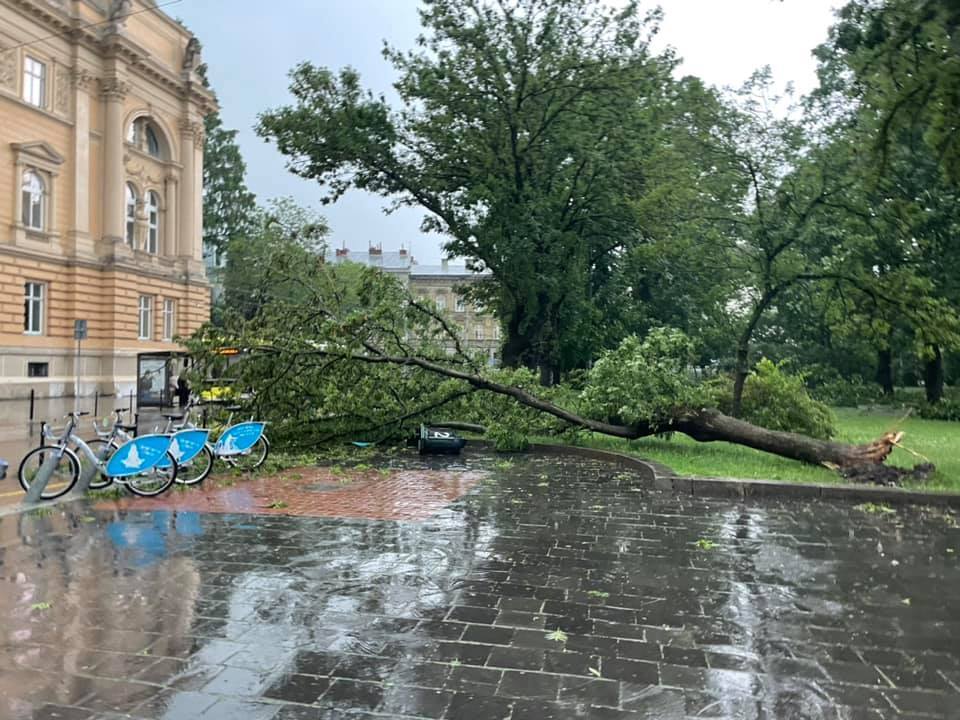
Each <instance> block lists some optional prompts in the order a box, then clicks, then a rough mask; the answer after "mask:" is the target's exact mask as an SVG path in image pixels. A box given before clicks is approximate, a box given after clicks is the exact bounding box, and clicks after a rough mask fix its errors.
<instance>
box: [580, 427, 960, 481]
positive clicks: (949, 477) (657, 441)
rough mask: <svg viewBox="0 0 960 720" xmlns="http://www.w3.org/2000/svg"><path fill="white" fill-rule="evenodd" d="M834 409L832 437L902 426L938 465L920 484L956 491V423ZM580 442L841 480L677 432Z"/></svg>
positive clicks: (671, 459)
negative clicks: (902, 419) (835, 428)
mask: <svg viewBox="0 0 960 720" xmlns="http://www.w3.org/2000/svg"><path fill="white" fill-rule="evenodd" d="M835 412H836V414H837V428H838V430H839V433H838V435H837V437H836V440H839V441H843V442H854V443H857V442H866V441H869V440H874V439H876V438H878V437H880V435H882V434H883V433H884V432H886V431H888V430H892V429H896V430H903V431H904V432H905V433H906V434H905V435H904V438H903V441H902V444H903V445H904V446H905V447H908V448H910V449H911V450H913V451H915V452H918V453H920V454H921V455H923V456H925V457H927V458H929V459H930V461H931V462H933V463H934V464H935V465H936V466H937V473H936V475H935V476H934V477H933V478H932V479H931V480H929V481H928V482H926V483H924V484H923V486H922V487H923V488H924V489H928V490H951V491H955V492H960V423H956V422H943V421H940V420H921V419H918V418H912V417H911V418H908V419H907V420H904V421H902V422H901V421H900V420H901V418H902V417H903V415H902V413H900V412H898V413H896V414H894V413H890V414H884V413H881V412H878V411H875V410H870V411H866V410H854V409H851V408H840V409H836V410H835ZM583 444H586V445H589V446H591V447H597V448H606V449H610V450H619V451H621V452H628V453H631V454H634V455H638V456H640V457H644V458H649V459H650V460H656V461H658V462H661V463H663V464H664V465H667V466H668V467H670V468H672V469H673V470H675V471H676V472H677V473H679V474H680V475H700V476H704V477H735V478H755V479H761V480H789V481H793V482H818V483H831V482H833V483H835V482H842V478H840V477H839V476H838V475H837V473H835V472H833V471H831V470H828V469H826V468H821V467H815V466H812V465H804V464H801V463H798V462H795V461H793V460H787V459H785V458H779V457H776V456H774V455H769V454H767V453H762V452H759V451H757V450H752V449H750V448H746V447H741V446H739V445H731V444H729V443H722V442H717V443H699V442H696V441H694V440H691V439H690V438H688V437H686V436H685V435H680V434H679V433H678V434H675V435H674V436H673V437H671V438H670V439H669V440H667V439H661V438H644V439H642V440H618V439H616V438H608V437H604V436H599V435H598V436H593V437H591V438H590V439H589V440H587V441H586V442H584V443H583ZM887 462H888V463H891V464H893V465H898V466H903V467H910V466H912V465H914V464H916V463H918V462H922V460H920V459H918V458H916V457H914V456H913V455H911V454H910V453H908V452H906V451H905V450H901V449H896V450H894V452H893V456H892V457H891V459H890V460H888V461H887ZM918 487H919V486H918Z"/></svg>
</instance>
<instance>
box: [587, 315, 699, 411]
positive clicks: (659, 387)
mask: <svg viewBox="0 0 960 720" xmlns="http://www.w3.org/2000/svg"><path fill="white" fill-rule="evenodd" d="M692 357H693V344H692V343H691V341H690V339H689V338H688V337H687V336H686V335H684V334H683V333H682V332H680V331H679V330H674V329H673V328H656V329H654V330H651V331H650V333H649V334H648V335H647V336H646V337H645V338H643V340H641V339H640V338H638V337H636V336H635V335H631V336H629V337H627V338H624V340H623V341H622V342H621V343H620V345H619V346H618V347H617V348H616V349H614V350H608V351H607V352H605V353H603V355H601V356H600V359H599V360H597V362H596V364H595V365H594V366H593V368H592V369H591V370H590V374H589V376H588V379H587V383H586V386H585V387H584V390H583V393H582V395H581V399H582V402H583V407H584V410H585V412H586V413H587V414H588V415H590V416H591V417H596V418H603V419H604V420H608V421H610V422H615V423H626V424H631V423H645V424H649V425H653V426H655V427H656V426H662V425H666V424H668V423H669V421H670V420H671V419H672V418H674V417H675V415H676V412H677V410H678V409H681V408H685V407H691V406H692V405H694V404H696V403H697V401H698V399H699V398H698V394H697V389H696V387H695V386H694V385H692V384H691V382H690V374H689V370H688V369H689V366H690V362H691V359H692Z"/></svg>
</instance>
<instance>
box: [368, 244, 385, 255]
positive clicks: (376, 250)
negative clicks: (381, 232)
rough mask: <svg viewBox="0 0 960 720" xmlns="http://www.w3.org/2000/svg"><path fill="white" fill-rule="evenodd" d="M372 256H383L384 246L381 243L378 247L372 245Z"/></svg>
mask: <svg viewBox="0 0 960 720" xmlns="http://www.w3.org/2000/svg"><path fill="white" fill-rule="evenodd" d="M370 254H371V255H383V246H382V245H380V244H379V243H378V244H376V245H370Z"/></svg>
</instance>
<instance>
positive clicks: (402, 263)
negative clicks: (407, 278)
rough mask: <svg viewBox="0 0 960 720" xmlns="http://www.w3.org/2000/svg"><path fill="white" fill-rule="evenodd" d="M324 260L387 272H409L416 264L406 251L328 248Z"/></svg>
mask: <svg viewBox="0 0 960 720" xmlns="http://www.w3.org/2000/svg"><path fill="white" fill-rule="evenodd" d="M324 258H325V259H326V261H327V262H332V263H344V262H355V263H359V264H360V265H368V266H370V267H382V268H384V269H385V270H408V269H409V268H410V266H411V265H413V264H414V262H415V261H414V259H413V256H412V255H410V253H409V252H407V251H405V250H404V251H387V252H370V251H369V250H363V251H361V250H345V249H344V250H340V249H336V248H327V251H326V253H325V254H324Z"/></svg>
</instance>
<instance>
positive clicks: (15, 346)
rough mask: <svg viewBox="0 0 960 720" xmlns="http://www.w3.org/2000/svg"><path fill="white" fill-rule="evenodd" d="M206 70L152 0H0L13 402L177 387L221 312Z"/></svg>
mask: <svg viewBox="0 0 960 720" xmlns="http://www.w3.org/2000/svg"><path fill="white" fill-rule="evenodd" d="M199 63H200V47H199V43H198V42H197V40H196V38H194V37H193V36H191V34H190V33H189V32H188V31H187V30H186V29H185V28H184V27H183V26H182V25H180V24H179V23H177V22H175V21H174V20H173V19H171V18H170V17H168V16H167V15H165V14H164V13H163V12H162V11H161V10H159V9H158V8H157V5H156V3H155V2H154V1H153V0H0V397H22V396H24V395H26V394H27V393H28V392H29V390H30V389H31V388H33V389H35V390H36V391H37V392H38V394H39V395H41V396H43V395H48V396H59V395H71V394H74V393H77V394H81V395H90V394H92V393H93V392H94V390H95V389H99V391H100V392H106V393H126V392H127V391H128V390H131V389H133V388H139V389H142V390H146V389H149V390H150V391H151V392H155V391H165V389H166V384H167V382H168V381H169V379H170V378H169V377H166V376H167V375H168V372H167V370H168V368H167V369H165V368H164V361H163V360H162V358H163V357H166V356H168V355H169V354H170V352H171V351H174V350H177V349H178V348H177V346H176V345H175V344H174V342H173V338H174V337H175V336H177V335H188V334H190V333H191V332H193V331H194V330H195V329H196V328H197V327H199V326H200V325H201V324H202V323H203V322H205V321H206V320H207V319H208V318H209V313H210V287H209V285H208V283H207V279H206V275H205V272H204V262H203V255H202V249H201V248H202V242H201V238H202V227H201V225H202V212H201V201H202V200H201V198H202V177H203V118H204V115H205V114H207V113H209V112H211V111H212V110H214V109H215V108H216V102H215V99H214V97H213V95H212V94H211V93H210V91H209V90H207V89H205V88H204V87H203V84H202V83H201V81H200V77H199V76H198V74H197V69H198V67H199ZM77 319H84V320H87V321H88V328H89V335H88V339H87V340H86V341H85V342H84V344H83V355H82V357H81V361H80V368H79V369H80V371H81V382H80V387H79V388H76V387H75V381H74V376H75V374H76V370H77V368H76V367H75V361H74V348H75V344H74V340H73V328H74V321H75V320H77ZM147 353H152V354H153V356H154V357H153V363H152V364H151V366H150V369H149V370H143V369H142V368H141V369H140V370H138V358H142V357H144V356H145V354H147ZM158 363H159V364H158ZM147 385H149V386H150V387H149V388H147ZM155 386H156V387H155Z"/></svg>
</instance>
